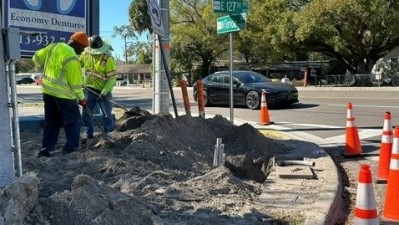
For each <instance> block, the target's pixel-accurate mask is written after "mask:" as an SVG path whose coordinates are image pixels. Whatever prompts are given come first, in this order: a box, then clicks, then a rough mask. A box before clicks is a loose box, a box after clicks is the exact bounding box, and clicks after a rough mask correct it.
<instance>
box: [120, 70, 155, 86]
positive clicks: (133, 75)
mask: <svg viewBox="0 0 399 225" xmlns="http://www.w3.org/2000/svg"><path fill="white" fill-rule="evenodd" d="M117 73H118V80H117V85H118V86H126V85H127V86H136V85H137V86H142V87H150V86H151V84H152V68H151V64H118V66H117Z"/></svg>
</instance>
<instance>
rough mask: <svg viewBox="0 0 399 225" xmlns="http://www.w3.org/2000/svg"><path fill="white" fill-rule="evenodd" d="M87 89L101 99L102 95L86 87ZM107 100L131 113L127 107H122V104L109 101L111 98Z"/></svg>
mask: <svg viewBox="0 0 399 225" xmlns="http://www.w3.org/2000/svg"><path fill="white" fill-rule="evenodd" d="M85 89H86V90H88V91H90V92H91V93H93V94H95V95H96V96H97V97H100V94H98V93H97V92H95V91H93V90H91V89H90V88H86V87H85ZM107 100H108V101H110V102H112V103H113V104H115V105H116V106H118V107H120V108H122V109H123V110H125V112H129V110H128V109H127V108H126V107H125V106H123V105H121V104H120V103H118V102H115V101H114V100H112V99H109V98H107Z"/></svg>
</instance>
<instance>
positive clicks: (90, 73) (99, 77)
mask: <svg viewBox="0 0 399 225" xmlns="http://www.w3.org/2000/svg"><path fill="white" fill-rule="evenodd" d="M86 76H92V77H95V78H98V79H100V80H103V81H107V78H106V77H104V76H103V75H102V74H99V73H96V72H93V71H86Z"/></svg>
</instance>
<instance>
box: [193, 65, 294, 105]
mask: <svg viewBox="0 0 399 225" xmlns="http://www.w3.org/2000/svg"><path fill="white" fill-rule="evenodd" d="M202 82H203V86H204V88H203V89H204V92H205V93H204V96H205V99H204V100H205V106H210V105H212V104H215V105H217V104H219V105H230V71H220V72H215V73H213V74H211V75H209V76H207V77H205V78H204V79H202ZM262 90H263V91H265V92H266V104H267V106H268V107H282V106H288V105H290V104H292V103H295V102H298V90H297V89H296V88H295V87H294V86H292V85H290V84H286V83H277V82H272V80H271V79H270V78H267V77H265V76H264V75H262V74H260V73H257V72H254V71H243V70H237V71H233V96H234V105H235V106H247V107H248V108H250V109H259V108H260V103H261V96H262ZM197 92H198V91H197V84H196V83H195V84H194V85H193V97H194V100H195V101H197Z"/></svg>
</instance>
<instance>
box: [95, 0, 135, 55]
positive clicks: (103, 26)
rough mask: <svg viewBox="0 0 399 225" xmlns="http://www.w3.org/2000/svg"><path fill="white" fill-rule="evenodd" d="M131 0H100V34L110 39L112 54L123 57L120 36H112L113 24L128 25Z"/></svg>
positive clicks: (122, 45) (122, 44)
mask: <svg viewBox="0 0 399 225" xmlns="http://www.w3.org/2000/svg"><path fill="white" fill-rule="evenodd" d="M131 2H132V0H100V36H104V37H106V38H108V39H109V40H110V41H111V44H112V47H113V49H114V54H113V55H114V56H116V57H117V58H120V59H123V51H124V42H123V40H122V38H121V37H120V36H117V37H114V38H112V34H113V31H114V27H115V26H118V27H120V26H122V25H129V12H128V11H129V6H130V3H131Z"/></svg>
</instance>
